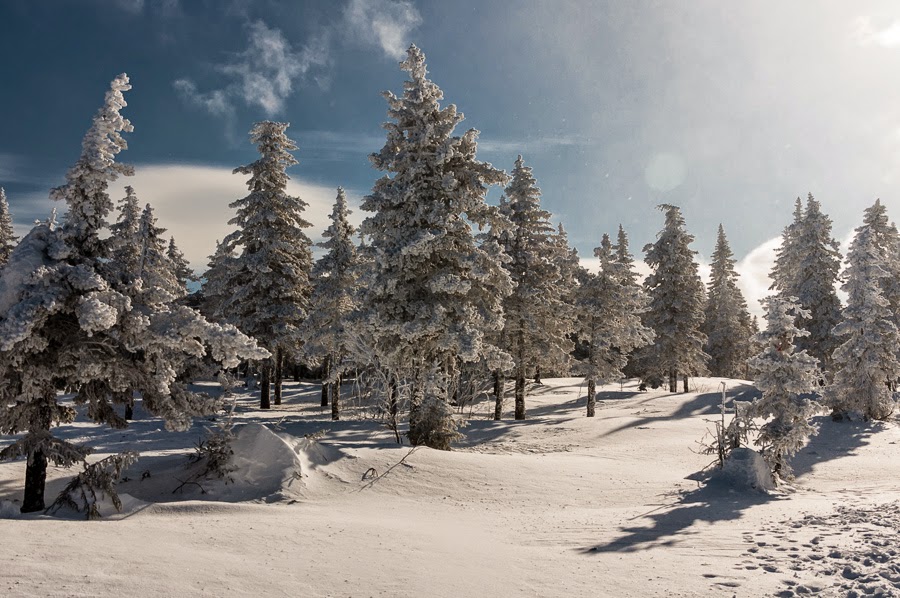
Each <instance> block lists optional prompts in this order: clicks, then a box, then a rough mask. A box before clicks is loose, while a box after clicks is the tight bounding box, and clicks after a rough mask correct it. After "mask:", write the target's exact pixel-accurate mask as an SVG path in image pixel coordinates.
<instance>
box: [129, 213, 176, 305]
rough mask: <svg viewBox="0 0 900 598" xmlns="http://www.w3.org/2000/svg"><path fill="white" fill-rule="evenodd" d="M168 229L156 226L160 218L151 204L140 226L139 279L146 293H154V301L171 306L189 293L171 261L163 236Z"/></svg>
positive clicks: (143, 214) (150, 299)
mask: <svg viewBox="0 0 900 598" xmlns="http://www.w3.org/2000/svg"><path fill="white" fill-rule="evenodd" d="M164 232H166V229H164V228H161V227H158V226H156V217H155V216H154V215H153V208H152V207H151V206H150V204H147V206H146V207H145V208H144V211H143V213H142V214H141V220H140V223H139V225H138V242H139V245H138V247H139V248H140V252H141V253H140V259H139V261H138V278H140V280H141V285H142V290H143V292H144V293H153V294H154V295H157V296H154V297H152V298H149V299H148V300H149V301H150V302H155V303H170V302H172V301H174V300H175V299H180V298H181V297H184V296H185V295H186V294H187V287H185V286H184V285H183V284H182V283H181V281H180V280H179V279H178V275H177V273H176V272H175V264H173V263H172V261H171V260H170V259H169V256H168V252H167V250H166V242H165V240H164V239H163V238H162V234H163V233H164Z"/></svg>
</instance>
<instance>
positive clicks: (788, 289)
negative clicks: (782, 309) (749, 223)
mask: <svg viewBox="0 0 900 598" xmlns="http://www.w3.org/2000/svg"><path fill="white" fill-rule="evenodd" d="M794 216H795V222H794V224H793V225H791V226H789V227H788V229H787V230H786V231H785V237H784V241H783V247H782V250H781V251H780V252H779V254H778V256H777V259H776V263H775V267H774V268H773V271H772V281H773V282H772V289H773V290H775V291H776V292H777V293H778V294H779V295H781V296H782V297H797V299H798V301H799V302H800V305H801V307H803V309H806V310H809V313H810V317H809V319H807V320H804V321H802V322H801V323H800V324H801V326H802V327H803V328H804V329H805V330H808V331H809V336H805V337H802V338H799V339H797V348H798V349H806V350H807V351H808V352H809V354H810V355H812V356H813V357H815V358H817V359H818V360H819V364H820V368H821V369H822V370H823V371H824V373H825V375H826V377H828V378H830V376H831V372H832V366H831V356H832V354H833V353H834V350H835V349H836V348H837V346H838V345H839V344H840V339H838V338H837V336H836V335H835V334H834V327H835V326H836V325H837V324H838V323H839V322H840V321H841V302H840V299H838V296H837V288H836V285H837V281H838V279H839V274H840V269H841V254H840V252H839V251H838V247H839V245H838V243H837V241H835V240H834V238H832V235H831V219H830V218H829V217H828V216H827V215H825V214H823V213H822V209H821V205H820V204H819V202H818V201H817V200H816V199H815V198H814V197H813V196H812V194H811V193H810V194H809V196H808V197H807V200H806V208H805V209H804V210H803V214H802V217H801V219H800V220H799V221H797V220H796V217H797V211H796V210H795V213H794Z"/></svg>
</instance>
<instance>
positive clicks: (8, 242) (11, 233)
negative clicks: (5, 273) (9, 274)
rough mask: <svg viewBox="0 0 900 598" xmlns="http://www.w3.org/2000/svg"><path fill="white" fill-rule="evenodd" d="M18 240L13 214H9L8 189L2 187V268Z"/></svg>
mask: <svg viewBox="0 0 900 598" xmlns="http://www.w3.org/2000/svg"><path fill="white" fill-rule="evenodd" d="M18 240H19V239H18V237H16V232H15V230H13V222H12V216H10V214H9V203H8V202H7V201H6V191H5V190H4V189H3V187H0V268H2V267H3V265H4V264H6V262H7V261H9V256H10V254H11V253H12V251H13V248H14V247H15V246H16V243H17V242H18Z"/></svg>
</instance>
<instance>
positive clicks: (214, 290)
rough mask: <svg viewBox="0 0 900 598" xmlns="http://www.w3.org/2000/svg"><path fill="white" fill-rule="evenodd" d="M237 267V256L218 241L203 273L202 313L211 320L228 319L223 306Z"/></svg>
mask: <svg viewBox="0 0 900 598" xmlns="http://www.w3.org/2000/svg"><path fill="white" fill-rule="evenodd" d="M236 265H237V256H236V255H235V253H234V251H233V250H229V249H228V247H227V246H226V245H225V243H223V242H221V241H218V240H217V241H216V251H215V253H213V254H212V255H211V256H209V261H208V262H207V264H206V266H207V270H206V272H204V273H203V301H202V303H201V305H200V311H202V312H203V315H205V316H206V317H207V318H209V319H210V320H215V321H217V322H218V321H222V320H225V319H226V315H225V314H224V312H223V309H222V305H223V303H224V302H225V301H226V300H227V299H228V297H229V295H230V289H229V286H228V281H229V280H231V278H232V275H233V274H232V272H233V270H234V268H235V267H236Z"/></svg>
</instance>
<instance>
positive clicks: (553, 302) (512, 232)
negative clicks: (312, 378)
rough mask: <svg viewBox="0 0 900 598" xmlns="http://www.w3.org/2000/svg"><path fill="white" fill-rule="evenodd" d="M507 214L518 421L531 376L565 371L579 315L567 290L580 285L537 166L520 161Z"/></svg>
mask: <svg viewBox="0 0 900 598" xmlns="http://www.w3.org/2000/svg"><path fill="white" fill-rule="evenodd" d="M500 210H501V212H502V213H503V214H504V215H505V216H506V218H507V219H508V220H509V222H510V226H509V228H508V230H507V231H506V232H505V233H502V234H501V235H500V242H501V244H502V246H503V249H504V252H505V253H506V255H507V257H508V258H509V259H508V260H507V261H506V263H505V264H504V266H505V267H506V270H507V271H508V272H509V276H510V278H511V279H512V281H513V283H514V284H515V286H514V288H513V292H512V294H511V295H509V297H507V298H506V300H505V301H504V303H503V309H504V312H505V313H506V326H505V327H504V330H503V337H504V340H505V345H504V347H503V348H504V349H506V350H507V351H509V353H510V355H512V357H513V360H514V361H515V379H516V412H515V417H516V419H524V418H525V376H526V372H527V371H528V370H530V369H534V368H547V369H554V368H555V369H557V370H559V369H561V367H562V366H564V365H565V364H566V363H567V362H568V357H569V353H570V352H571V351H572V349H573V344H572V341H571V340H570V339H569V334H570V333H571V332H572V331H573V324H574V323H573V320H574V313H573V310H572V307H571V303H570V302H567V301H565V298H566V293H567V292H568V291H569V289H570V288H571V286H572V285H573V284H574V280H572V278H574V272H573V271H572V270H571V269H570V268H569V266H568V265H567V264H568V261H569V255H570V254H569V248H568V246H565V247H564V246H563V245H562V243H561V242H560V239H559V237H558V235H557V234H556V231H555V229H554V226H553V225H552V224H551V222H550V216H551V214H550V212H548V211H546V210H544V209H542V208H541V190H540V189H539V188H538V187H537V181H535V178H534V175H533V174H532V171H531V167H530V166H525V162H524V160H523V159H522V156H519V157H518V158H517V159H516V164H515V167H514V168H513V172H512V180H511V181H510V183H509V185H508V186H507V187H506V196H505V200H504V201H502V202H501V205H500Z"/></svg>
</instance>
